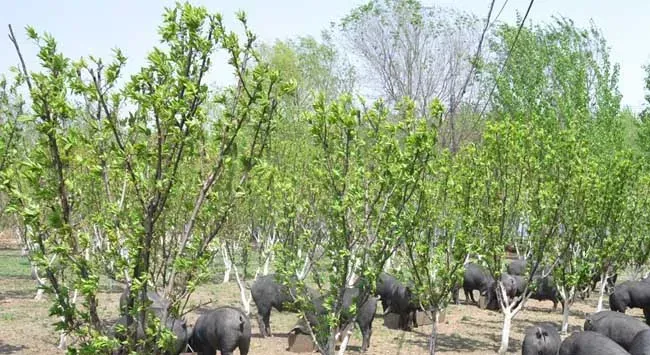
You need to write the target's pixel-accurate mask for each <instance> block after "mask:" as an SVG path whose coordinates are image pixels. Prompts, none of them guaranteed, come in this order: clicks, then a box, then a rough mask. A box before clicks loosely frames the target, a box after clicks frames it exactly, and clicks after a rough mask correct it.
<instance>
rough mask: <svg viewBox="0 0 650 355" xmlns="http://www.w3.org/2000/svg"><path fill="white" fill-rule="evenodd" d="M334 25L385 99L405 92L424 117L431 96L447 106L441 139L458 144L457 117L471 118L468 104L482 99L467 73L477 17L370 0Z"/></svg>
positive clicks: (409, 1) (410, 1) (411, 1)
mask: <svg viewBox="0 0 650 355" xmlns="http://www.w3.org/2000/svg"><path fill="white" fill-rule="evenodd" d="M339 30H340V33H341V36H342V38H343V40H344V43H345V45H346V46H347V47H348V48H350V50H351V53H352V54H354V55H355V56H356V57H358V58H359V59H360V61H361V63H363V68H364V71H363V73H364V74H365V76H364V78H365V79H366V81H365V82H367V83H368V86H369V88H370V89H371V90H373V92H377V93H378V94H379V95H380V96H381V97H383V98H385V99H386V100H387V102H388V103H389V104H395V103H397V102H399V101H400V100H401V99H402V98H403V97H409V98H411V99H413V100H414V101H415V102H416V105H417V109H418V113H419V114H420V115H422V116H423V117H426V116H428V115H429V112H428V108H429V106H430V105H431V104H432V102H433V100H434V99H436V98H439V99H440V100H441V101H442V103H443V105H444V106H445V107H446V108H447V109H448V112H447V113H446V115H445V119H444V121H443V122H444V126H443V127H441V130H442V132H441V137H440V139H441V142H440V143H441V145H442V146H443V147H449V148H451V149H452V151H455V150H457V148H458V146H459V143H460V140H461V138H462V137H461V135H464V134H467V132H462V131H460V128H461V126H462V124H463V122H462V120H461V119H468V120H470V121H471V120H472V119H473V118H472V114H471V111H472V109H471V108H472V107H475V104H476V103H478V102H479V101H480V100H481V99H482V98H481V92H480V91H479V89H480V86H479V85H478V82H477V81H476V80H475V79H476V78H475V76H474V75H473V74H472V72H473V69H474V68H473V66H474V65H475V64H476V59H477V58H474V55H475V54H476V52H477V50H476V47H477V43H478V42H479V39H480V38H481V31H482V30H483V27H482V26H481V24H480V21H479V20H478V19H477V18H476V17H475V16H473V15H471V14H467V13H463V12H460V11H458V10H455V9H452V8H444V7H439V6H431V7H424V6H422V4H421V3H420V2H419V1H417V0H372V1H369V2H368V3H366V4H364V5H361V6H359V7H357V8H355V9H353V10H352V11H351V12H350V14H349V15H347V16H345V17H344V18H343V19H342V20H341V22H340V24H339ZM463 111H465V112H464V113H463V115H462V116H461V115H460V113H462V112H463ZM474 111H476V110H475V109H474ZM457 120H458V122H457ZM468 129H469V130H472V129H474V128H473V127H471V126H470V127H468Z"/></svg>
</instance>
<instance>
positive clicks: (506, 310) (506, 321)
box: [497, 281, 526, 355]
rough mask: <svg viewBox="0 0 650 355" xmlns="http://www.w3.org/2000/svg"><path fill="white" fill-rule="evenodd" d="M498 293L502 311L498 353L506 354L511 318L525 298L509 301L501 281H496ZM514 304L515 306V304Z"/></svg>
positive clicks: (522, 305) (520, 307)
mask: <svg viewBox="0 0 650 355" xmlns="http://www.w3.org/2000/svg"><path fill="white" fill-rule="evenodd" d="M497 285H498V287H499V290H500V294H501V300H500V301H499V303H500V304H501V311H502V312H503V329H502V330H501V346H500V347H499V351H498V353H499V354H502V355H503V354H506V353H507V352H508V345H509V343H510V329H511V328H512V319H513V318H514V317H515V315H517V313H519V311H520V310H521V309H522V308H523V307H524V305H525V304H526V299H521V302H517V301H518V300H519V299H520V297H522V296H519V297H517V298H515V299H514V300H512V302H510V301H509V300H508V295H507V294H506V289H505V287H504V286H503V283H502V282H501V281H499V282H498V283H497ZM515 305H516V306H515Z"/></svg>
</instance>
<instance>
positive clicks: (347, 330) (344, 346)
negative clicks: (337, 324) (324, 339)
mask: <svg viewBox="0 0 650 355" xmlns="http://www.w3.org/2000/svg"><path fill="white" fill-rule="evenodd" d="M355 322H356V317H355V319H352V321H350V323H349V324H348V325H347V326H345V329H344V330H343V332H342V333H343V334H345V335H344V336H343V340H342V341H341V345H340V347H339V352H338V355H343V354H345V349H347V347H348V344H349V343H350V336H351V335H352V329H354V323H355ZM339 334H340V333H339ZM335 338H337V337H335Z"/></svg>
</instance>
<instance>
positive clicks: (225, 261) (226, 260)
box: [221, 243, 232, 283]
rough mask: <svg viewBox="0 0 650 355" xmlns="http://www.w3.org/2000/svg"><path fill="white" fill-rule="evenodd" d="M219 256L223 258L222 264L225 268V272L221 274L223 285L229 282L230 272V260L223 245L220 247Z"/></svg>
mask: <svg viewBox="0 0 650 355" xmlns="http://www.w3.org/2000/svg"><path fill="white" fill-rule="evenodd" d="M221 256H222V257H223V264H224V266H225V267H226V270H225V271H224V272H223V283H228V282H230V273H231V272H232V260H231V259H230V256H229V255H228V250H227V248H226V245H225V243H224V244H223V245H222V247H221Z"/></svg>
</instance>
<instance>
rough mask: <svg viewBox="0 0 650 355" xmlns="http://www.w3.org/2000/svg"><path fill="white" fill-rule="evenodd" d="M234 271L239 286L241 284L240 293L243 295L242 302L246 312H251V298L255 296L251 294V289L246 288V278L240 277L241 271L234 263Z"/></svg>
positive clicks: (248, 313) (247, 313)
mask: <svg viewBox="0 0 650 355" xmlns="http://www.w3.org/2000/svg"><path fill="white" fill-rule="evenodd" d="M233 271H234V272H235V280H237V286H239V295H240V297H241V303H242V306H243V309H244V312H245V313H246V315H250V314H251V300H252V299H253V296H252V294H251V291H250V290H248V289H246V285H245V282H244V280H242V279H241V278H240V277H239V271H238V270H237V266H236V265H233Z"/></svg>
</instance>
